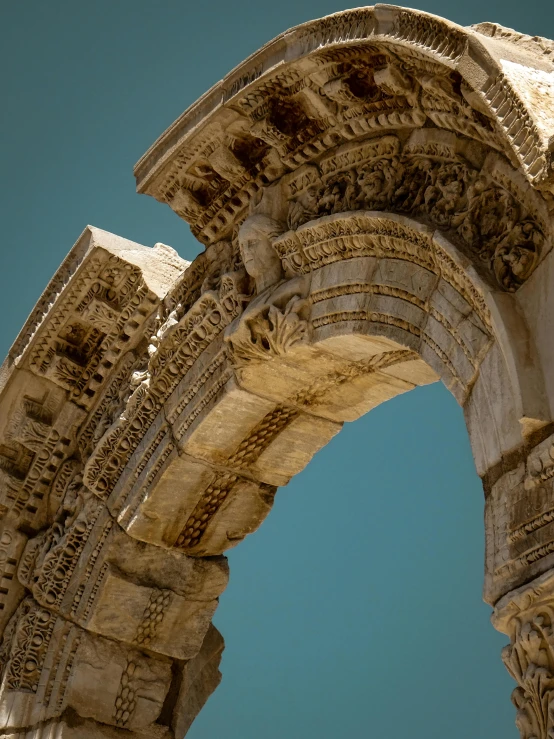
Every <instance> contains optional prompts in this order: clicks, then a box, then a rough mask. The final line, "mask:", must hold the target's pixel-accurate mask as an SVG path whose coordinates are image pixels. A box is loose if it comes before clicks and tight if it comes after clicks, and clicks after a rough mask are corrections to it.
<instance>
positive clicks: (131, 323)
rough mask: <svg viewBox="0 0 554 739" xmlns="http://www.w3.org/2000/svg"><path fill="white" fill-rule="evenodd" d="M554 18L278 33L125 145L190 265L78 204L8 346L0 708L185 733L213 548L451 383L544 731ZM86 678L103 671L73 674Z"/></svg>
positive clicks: (527, 688)
mask: <svg viewBox="0 0 554 739" xmlns="http://www.w3.org/2000/svg"><path fill="white" fill-rule="evenodd" d="M553 141H554V43H553V42H551V41H548V40H547V39H541V38H538V37H534V38H530V37H528V36H523V35H522V34H518V33H517V32H515V31H511V30H510V29H505V28H502V27H500V26H497V25H495V24H480V25H478V26H475V27H472V28H470V29H465V28H461V27H459V26H456V25H455V24H452V23H449V22H448V21H444V20H442V19H440V18H436V17H434V16H430V15H428V14H425V13H421V12H419V11H413V10H406V9H403V8H398V7H396V6H390V5H387V6H381V5H377V6H375V7H374V8H360V9H357V10H352V11H346V12H344V13H338V14H336V15H333V16H329V17H328V18H324V19H321V20H318V21H313V22H310V23H307V24H304V25H302V26H299V27H298V28H295V29H292V30H290V31H287V32H286V33H284V34H282V35H281V36H279V37H277V38H276V39H275V40H274V41H272V42H270V43H269V44H268V45H267V46H265V47H264V48H263V49H261V50H260V51H259V52H257V53H256V54H254V55H253V56H251V57H250V58H249V59H248V60H246V61H245V62H244V63H243V64H242V65H240V66H239V67H238V68H237V69H236V70H234V71H233V72H231V73H230V74H229V75H228V76H227V77H226V78H225V79H224V80H223V81H222V82H220V83H218V84H217V85H216V86H215V87H214V88H212V90H211V91H209V92H208V93H207V94H206V95H205V96H204V97H203V98H202V99H201V100H200V101H199V102H198V103H196V104H195V105H193V106H192V107H191V108H190V109H189V110H188V111H186V112H185V113H184V114H183V115H182V116H181V118H179V119H178V120H177V121H176V122H175V124H173V126H171V127H170V128H169V129H168V131H166V132H165V133H164V134H163V135H162V136H161V137H160V139H159V140H158V141H157V142H156V143H155V144H154V145H153V147H152V148H151V149H150V150H149V151H148V152H147V153H146V154H145V156H144V157H143V158H142V159H141V161H140V162H139V163H138V164H137V167H136V175H137V182H138V189H139V191H140V192H144V193H147V194H150V195H153V196H154V197H155V198H157V199H158V200H160V201H161V202H164V203H167V204H168V205H170V206H171V208H172V209H173V210H174V211H175V212H176V213H177V214H178V215H180V216H181V217H183V218H184V219H185V220H186V221H188V222H189V223H190V225H191V228H192V231H193V233H194V234H195V235H196V236H197V237H198V238H199V239H200V241H202V242H203V243H204V244H205V246H206V250H205V251H204V252H203V253H202V254H200V255H199V256H198V257H197V258H196V259H195V260H194V262H193V263H192V264H191V263H188V262H185V261H184V260H182V259H180V258H179V256H178V255H177V254H176V253H175V252H174V251H173V250H172V249H171V248H170V247H167V246H165V245H163V244H156V245H155V247H154V248H153V249H148V248H146V247H143V246H141V245H139V244H135V243H132V242H129V241H127V240H126V239H123V238H120V237H117V236H114V235H113V234H108V233H106V232H103V231H100V230H98V229H94V228H92V227H88V228H87V229H86V230H85V232H84V233H83V234H82V236H81V237H80V239H79V240H78V242H77V244H76V245H75V246H74V247H73V249H72V250H71V252H70V253H69V255H68V257H67V259H66V260H65V261H64V263H63V264H62V266H61V267H60V269H59V270H58V272H57V273H56V275H55V276H54V278H53V279H52V280H51V282H50V283H49V285H48V286H47V288H46V290H45V292H44V294H43V296H42V297H41V299H40V300H39V302H38V303H37V307H36V308H35V310H34V311H33V313H32V314H31V316H30V317H29V319H28V321H27V323H26V324H25V326H24V327H23V330H22V332H21V334H20V335H19V337H18V338H17V340H16V342H15V343H14V346H13V347H12V349H11V350H10V353H9V355H8V358H7V360H6V362H5V363H4V365H3V367H2V372H1V374H0V406H1V410H2V413H1V414H0V579H1V583H2V585H1V587H0V629H2V630H3V638H2V642H1V646H0V662H1V665H2V673H1V674H2V682H1V686H0V729H1V730H2V731H3V732H4V734H5V735H7V736H10V737H14V739H15V737H18V739H23V737H25V739H39V737H42V736H46V734H48V736H54V735H55V736H56V737H57V739H76V737H91V739H99V738H100V737H105V738H106V739H116V737H121V739H123V738H124V737H140V736H145V735H148V736H152V737H156V738H157V739H178V738H180V737H182V736H183V735H184V734H185V733H186V731H187V729H188V727H189V726H190V723H191V722H192V720H193V719H194V716H195V715H196V713H197V711H198V709H199V708H200V707H201V705H202V704H203V703H204V701H205V700H206V698H207V697H208V695H209V694H210V693H211V691H212V690H213V689H214V688H215V686H216V685H217V683H218V681H219V678H220V675H219V672H218V663H219V657H220V654H221V651H222V648H223V642H222V639H221V637H220V635H219V634H218V633H217V631H216V630H215V629H214V628H213V626H211V625H210V622H211V618H212V615H213V613H214V610H215V608H216V605H217V600H218V596H219V595H220V593H221V592H222V590H223V589H224V587H225V584H226V581H227V574H228V573H227V564H226V559H225V557H224V556H223V553H224V552H225V551H226V550H227V549H228V548H230V547H232V546H234V545H236V544H237V543H239V542H240V541H241V540H242V539H243V538H244V537H245V536H246V535H247V534H249V533H250V532H252V531H253V530H255V529H256V528H257V527H258V526H259V525H260V523H261V522H262V521H263V520H264V518H265V516H266V515H267V514H268V513H269V511H270V509H271V506H272V502H273V498H274V495H275V492H276V489H277V487H278V486H280V485H285V484H286V483H287V482H288V481H289V479H290V478H291V477H292V476H293V475H294V474H296V473H297V472H299V471H300V470H301V469H303V467H304V466H305V465H306V464H307V463H308V462H309V461H310V459H311V458H312V456H313V455H314V454H315V452H317V451H318V450H319V449H320V448H321V447H322V446H324V445H325V444H326V443H327V442H328V441H329V440H330V439H331V438H332V437H333V435H334V434H336V433H337V432H338V431H340V429H341V427H342V424H343V423H345V422H347V421H350V420H353V419H355V418H357V417H359V416H360V415H362V414H363V413H365V412H367V411H368V410H370V409H371V408H373V407H375V406H376V405H378V404H379V403H381V402H383V401H385V400H387V399H388V398H391V397H393V396H394V395H397V394H398V393H401V392H406V391H408V390H410V389H412V388H413V387H415V386H416V385H420V384H425V383H428V382H433V381H436V380H437V379H441V380H442V381H443V382H444V383H445V384H446V386H447V387H448V388H449V389H450V390H451V392H452V393H453V394H454V396H455V397H456V399H457V400H458V402H459V403H460V405H462V406H463V408H464V413H465V417H466V422H467V426H468V432H469V436H470V440H471V445H472V449H473V454H474V458H475V463H476V467H477V470H478V473H479V474H480V476H481V478H482V480H483V485H484V491H485V531H486V543H487V544H486V565H485V599H486V600H487V602H489V603H490V604H491V605H492V606H494V609H495V615H494V622H495V624H496V626H497V627H498V628H499V629H501V630H502V631H504V632H505V633H507V634H509V635H510V638H511V645H510V646H509V647H507V648H506V650H505V651H504V653H503V659H504V661H505V663H506V666H507V667H508V669H509V671H510V673H511V674H512V675H513V676H514V678H515V679H516V681H517V682H518V688H517V689H516V691H515V692H514V695H513V700H514V703H515V705H516V708H517V724H518V726H519V728H520V730H521V732H522V736H523V737H524V738H525V739H537V738H540V739H549V737H551V735H552V732H553V731H554V720H553V717H554V637H553V633H552V627H553V626H554V623H553V618H554V578H553V575H552V571H553V568H554V487H553V485H554V415H553V414H554V374H553V373H552V363H553V362H554V350H553V348H552V337H551V327H552V320H553V317H554V252H553V251H552V236H553V214H554V180H553V175H552V149H553ZM91 686H92V687H93V688H94V689H91Z"/></svg>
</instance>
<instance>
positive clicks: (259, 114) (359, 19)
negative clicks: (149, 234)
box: [135, 6, 554, 244]
mask: <svg viewBox="0 0 554 739" xmlns="http://www.w3.org/2000/svg"><path fill="white" fill-rule="evenodd" d="M483 32H486V33H487V34H488V35H486V36H485V35H484V33H480V32H479V30H472V29H463V28H461V27H458V26H456V25H455V24H451V23H448V22H447V21H443V20H441V19H439V18H435V17H433V16H430V15H427V14H425V13H420V12H416V11H408V10H403V9H399V8H394V7H391V6H376V7H375V8H364V9H359V10H354V11H346V12H344V13H338V14H336V15H333V16H329V17H328V18H324V19H322V20H320V21H316V22H313V23H308V24H304V25H303V26H299V27H298V28H296V29H293V30H291V31H288V32H286V33H285V34H282V35H281V36H279V37H277V38H276V39H275V40H274V41H272V42H270V43H269V44H268V45H266V46H265V47H264V48H263V49H261V50H260V51H259V52H257V53H256V54H254V55H253V56H252V57H250V58H249V59H248V60H247V61H246V62H244V63H243V64H242V65H241V66H239V67H238V68H237V69H236V70H234V71H233V72H231V73H230V74H229V75H228V76H227V77H226V78H225V79H224V80H223V81H222V82H220V83H219V84H218V85H216V86H215V87H214V88H212V90H211V91H209V92H208V93H207V94H206V95H205V96H204V97H203V98H201V99H200V100H199V101H198V103H196V104H195V105H193V106H192V107H191V108H190V109H189V110H188V111H186V112H185V113H184V114H183V116H181V118H180V119H178V120H177V121H176V122H175V123H174V124H173V126H171V127H170V128H169V129H168V131H167V132H166V133H165V134H163V135H162V136H161V137H160V139H159V140H158V141H157V142H156V143H155V144H154V146H153V147H152V148H151V149H150V150H149V152H147V153H146V154H145V156H144V157H143V158H142V159H141V160H140V162H139V163H138V164H137V166H136V169H135V174H136V176H137V184H138V189H139V192H144V193H147V194H150V195H152V196H154V197H155V198H156V199H158V200H160V201H161V202H165V203H167V204H169V205H170V206H171V207H172V208H173V209H174V210H175V211H176V212H177V213H178V214H179V215H180V216H181V217H183V218H184V219H185V220H187V221H188V222H189V223H190V224H191V228H192V231H193V233H194V234H195V235H196V236H197V238H199V239H200V240H201V241H203V242H204V243H205V244H210V243H214V242H216V241H218V240H220V239H221V238H227V237H228V236H229V235H230V234H231V233H232V231H233V228H234V227H236V225H237V223H240V221H241V220H242V219H244V217H245V215H246V213H247V212H248V209H249V208H251V207H252V203H254V204H255V203H256V202H257V200H259V198H260V195H261V191H262V189H263V188H264V187H267V185H268V184H270V183H272V182H275V181H276V180H278V179H279V178H280V177H281V176H282V175H283V174H288V173H290V172H294V171H296V170H297V169H298V168H299V167H301V166H303V165H305V164H307V163H314V164H320V162H321V160H322V159H323V158H324V157H325V156H326V154H327V153H328V152H329V151H330V150H332V149H334V148H336V147H339V146H344V145H345V144H346V143H348V142H352V141H355V140H359V139H367V138H370V139H371V138H375V137H378V136H383V135H386V134H389V135H390V134H395V135H397V136H398V137H399V138H400V139H401V140H403V141H405V140H406V139H407V138H408V137H409V134H410V132H411V131H413V130H414V129H421V128H425V129H427V128H436V129H439V131H450V132H453V133H455V134H458V135H461V136H463V137H464V138H467V139H470V140H471V141H473V142H476V144H477V145H480V146H481V147H482V148H484V149H486V150H493V151H495V152H497V153H498V155H499V156H501V157H504V158H505V159H506V160H507V162H510V163H511V164H512V166H514V167H515V168H519V169H521V172H522V173H523V178H522V179H526V180H527V182H528V183H530V184H531V185H532V186H533V187H535V188H538V189H540V190H541V191H542V192H543V193H544V194H546V196H547V197H549V190H550V189H551V187H552V182H553V180H552V170H551V153H550V149H549V146H550V143H551V137H552V135H553V134H554V71H553V70H554V67H553V66H552V63H551V58H550V55H549V53H543V51H544V50H543V45H541V44H540V42H534V41H532V40H531V41H530V40H525V39H523V40H522V39H518V40H517V43H516V42H515V41H514V40H513V38H512V36H508V38H509V42H507V41H505V40H504V38H505V36H506V34H504V35H502V36H501V38H502V40H501V41H498V40H497V39H498V37H499V36H500V34H499V32H498V31H495V32H494V33H492V30H491V28H490V27H489V26H484V27H483ZM506 47H508V49H509V51H510V53H506V51H505V48H506ZM547 51H548V49H547Z"/></svg>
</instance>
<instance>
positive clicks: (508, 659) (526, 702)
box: [502, 609, 554, 739]
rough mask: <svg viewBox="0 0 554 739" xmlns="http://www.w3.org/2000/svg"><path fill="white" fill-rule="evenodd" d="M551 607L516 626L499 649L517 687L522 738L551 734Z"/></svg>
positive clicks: (553, 667)
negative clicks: (505, 645) (508, 643)
mask: <svg viewBox="0 0 554 739" xmlns="http://www.w3.org/2000/svg"><path fill="white" fill-rule="evenodd" d="M553 613H554V612H552V611H551V609H544V610H541V611H540V612H539V613H536V614H535V615H534V616H533V617H532V619H531V620H530V621H524V622H523V623H520V624H519V625H518V627H517V631H516V634H515V638H514V640H513V643H512V644H511V645H510V646H507V647H505V648H504V649H503V651H502V660H503V662H504V664H505V666H506V669H507V670H508V672H509V673H510V675H511V676H512V677H513V678H514V680H515V681H516V682H517V683H518V687H517V688H516V689H515V690H514V692H513V693H512V702H513V703H514V705H515V707H516V709H517V715H516V725H517V727H518V729H519V731H520V733H521V737H522V739H553V737H554V632H553V627H552V614H553Z"/></svg>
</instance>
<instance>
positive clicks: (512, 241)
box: [493, 221, 544, 292]
mask: <svg viewBox="0 0 554 739" xmlns="http://www.w3.org/2000/svg"><path fill="white" fill-rule="evenodd" d="M543 240H544V237H543V235H542V234H541V233H540V231H539V230H538V229H537V228H536V226H535V225H534V224H533V223H532V222H530V221H524V222H523V223H520V224H518V226H516V227H515V228H513V229H512V230H511V232H510V233H509V234H508V236H507V237H506V238H505V239H504V240H503V241H502V242H501V243H500V244H499V246H498V247H497V249H496V253H495V255H494V260H493V268H494V273H495V275H496V278H497V280H498V282H499V283H500V284H501V285H502V286H503V287H504V288H505V289H506V290H508V291H510V292H513V291H515V290H517V288H518V287H520V286H521V285H523V283H524V282H525V280H526V279H527V278H528V277H529V275H530V274H531V273H532V272H533V270H534V268H535V265H536V263H537V261H538V257H539V251H540V248H541V246H542V242H543Z"/></svg>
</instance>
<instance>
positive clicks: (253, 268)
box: [239, 236, 271, 279]
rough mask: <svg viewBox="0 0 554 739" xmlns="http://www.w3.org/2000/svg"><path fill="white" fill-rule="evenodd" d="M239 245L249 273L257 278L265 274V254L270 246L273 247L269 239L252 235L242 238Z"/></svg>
mask: <svg viewBox="0 0 554 739" xmlns="http://www.w3.org/2000/svg"><path fill="white" fill-rule="evenodd" d="M264 242H265V243H264ZM239 245H240V254H241V257H242V261H243V262H244V267H245V269H246V271H247V272H248V274H249V275H250V276H251V277H253V278H254V279H256V278H257V277H259V276H261V275H262V274H263V270H264V264H263V263H264V259H263V255H264V254H265V253H267V248H268V246H269V249H271V244H270V243H269V239H267V238H263V237H262V238H260V237H258V238H256V237H255V236H250V237H249V238H247V239H241V240H240V242H239Z"/></svg>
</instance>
